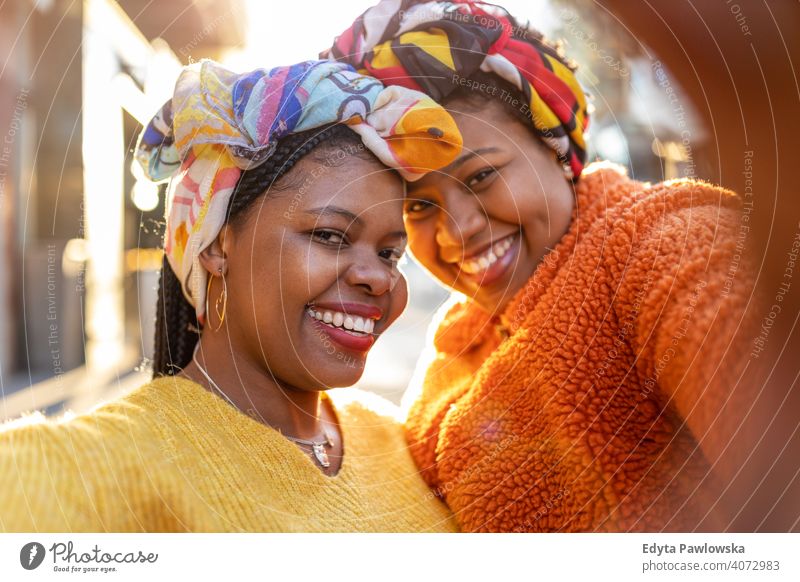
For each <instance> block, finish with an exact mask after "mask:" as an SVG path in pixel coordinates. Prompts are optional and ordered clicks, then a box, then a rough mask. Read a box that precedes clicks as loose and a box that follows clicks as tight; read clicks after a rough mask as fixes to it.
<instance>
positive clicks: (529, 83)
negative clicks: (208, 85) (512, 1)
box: [323, 0, 589, 178]
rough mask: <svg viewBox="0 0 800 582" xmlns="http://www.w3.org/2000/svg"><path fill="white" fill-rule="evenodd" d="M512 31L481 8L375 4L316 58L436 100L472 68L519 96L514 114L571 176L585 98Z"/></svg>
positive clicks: (407, 0)
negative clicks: (528, 125) (499, 80)
mask: <svg viewBox="0 0 800 582" xmlns="http://www.w3.org/2000/svg"><path fill="white" fill-rule="evenodd" d="M517 30H518V27H517V26H516V23H515V22H514V21H513V19H512V17H510V16H509V15H508V13H507V12H505V10H503V9H502V8H500V7H498V6H494V5H488V4H484V3H481V2H472V1H463V2H462V1H456V2H428V1H420V0H382V1H381V2H379V3H378V4H377V5H375V6H373V7H372V8H370V9H369V10H367V11H366V12H364V13H363V14H362V15H361V16H359V17H358V18H357V19H356V21H355V22H354V23H353V25H352V26H351V27H350V28H348V29H347V30H346V31H345V32H344V33H343V34H342V35H340V36H339V37H337V39H336V40H335V41H334V44H333V46H332V47H331V49H330V50H329V51H324V52H323V56H327V57H328V58H330V59H332V60H336V61H340V62H346V63H349V64H351V65H353V66H354V67H356V68H357V69H359V70H361V71H364V72H365V73H368V74H370V75H372V76H373V77H375V78H377V79H379V80H381V81H382V82H383V83H384V84H386V85H400V86H403V87H407V88H410V89H415V90H419V91H423V92H425V93H427V94H428V95H430V96H431V97H432V98H433V99H435V100H436V101H441V100H442V99H443V98H445V97H447V96H448V95H449V94H450V93H452V92H453V91H455V90H456V89H458V87H459V86H461V85H463V84H464V82H465V81H467V80H468V79H469V78H470V77H471V76H472V75H473V74H474V73H476V72H477V71H479V70H480V71H483V72H484V73H493V74H496V75H498V76H499V77H500V78H502V79H503V80H505V81H506V82H508V83H510V84H511V85H512V86H513V87H515V88H516V89H518V90H519V91H520V92H521V94H522V96H523V98H524V100H525V103H524V104H523V108H521V110H522V112H523V113H525V114H526V115H527V116H528V117H529V119H530V120H531V122H532V124H533V128H534V129H535V131H536V133H537V134H538V135H539V137H540V138H541V139H542V140H543V141H544V142H545V143H546V144H547V145H548V146H549V147H550V148H551V149H552V150H554V151H555V152H556V154H557V155H558V158H559V160H560V161H561V162H562V165H563V166H564V170H565V172H566V173H567V175H568V177H570V178H577V177H578V176H579V175H580V173H581V171H582V170H583V166H584V164H585V162H586V142H585V139H584V132H585V131H586V128H587V127H588V124H589V115H588V111H587V100H586V95H585V94H584V92H583V89H581V86H580V84H579V83H578V80H577V79H576V78H575V75H574V74H573V72H572V70H571V69H570V68H569V67H568V66H566V65H565V64H564V62H563V60H562V59H561V58H559V56H558V54H557V53H556V51H555V50H554V49H553V48H552V47H549V46H547V45H545V44H544V43H542V42H540V41H539V40H538V39H522V40H521V39H520V38H515V36H514V32H515V31H517ZM519 36H520V35H519V34H517V37H519ZM528 40H530V42H529V41H528Z"/></svg>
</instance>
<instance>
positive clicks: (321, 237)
mask: <svg viewBox="0 0 800 582" xmlns="http://www.w3.org/2000/svg"><path fill="white" fill-rule="evenodd" d="M311 238H312V239H314V240H316V241H317V242H319V243H322V244H324V245H330V246H334V247H339V246H342V245H343V244H345V243H346V242H347V237H346V236H345V234H344V233H343V232H340V231H338V230H330V229H327V228H321V229H318V230H314V231H312V232H311Z"/></svg>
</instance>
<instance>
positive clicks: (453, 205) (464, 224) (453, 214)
mask: <svg viewBox="0 0 800 582" xmlns="http://www.w3.org/2000/svg"><path fill="white" fill-rule="evenodd" d="M444 203H445V205H444V212H441V213H440V219H439V224H438V226H437V229H436V244H438V245H439V249H440V256H441V258H442V259H443V260H444V261H447V262H456V261H458V260H460V259H461V257H462V255H463V253H464V247H466V246H467V245H468V244H469V241H471V240H472V239H473V237H475V236H476V235H478V234H479V233H481V232H483V231H484V230H485V229H486V228H487V227H488V226H489V221H488V219H487V217H486V213H485V212H484V209H483V207H482V206H481V204H480V201H479V200H478V199H477V197H476V196H474V195H472V194H469V195H467V196H465V195H464V194H461V195H460V196H458V197H457V198H456V196H447V197H445V198H444Z"/></svg>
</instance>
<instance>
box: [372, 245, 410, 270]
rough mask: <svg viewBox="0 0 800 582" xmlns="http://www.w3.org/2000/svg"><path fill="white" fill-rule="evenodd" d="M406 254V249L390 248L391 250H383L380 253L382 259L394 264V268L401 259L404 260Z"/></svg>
mask: <svg viewBox="0 0 800 582" xmlns="http://www.w3.org/2000/svg"><path fill="white" fill-rule="evenodd" d="M404 252H405V249H397V248H389V249H383V250H382V251H381V252H379V253H378V255H379V256H380V257H381V258H382V259H385V260H387V261H389V262H390V263H391V264H392V266H394V265H396V264H397V263H398V262H399V261H400V259H402V258H403V253H404Z"/></svg>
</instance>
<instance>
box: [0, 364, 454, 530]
mask: <svg viewBox="0 0 800 582" xmlns="http://www.w3.org/2000/svg"><path fill="white" fill-rule="evenodd" d="M326 397H328V398H330V399H331V402H332V404H333V406H334V409H335V410H336V413H337V416H338V419H339V423H340V425H341V430H342V435H343V439H344V459H343V463H342V467H341V470H340V471H339V473H338V474H337V475H336V476H335V477H327V476H325V475H324V474H323V473H322V472H321V471H320V470H319V469H318V468H317V467H316V466H314V464H313V461H312V460H311V459H310V458H309V457H308V456H306V454H305V453H303V452H302V451H301V450H300V449H299V448H298V447H297V446H296V445H295V444H294V443H292V442H290V441H288V440H287V439H285V438H284V437H282V436H281V435H280V434H279V433H278V432H277V431H275V430H273V429H271V428H269V427H267V426H265V425H263V424H261V423H259V422H257V421H255V420H253V419H252V418H250V417H249V416H247V415H246V414H243V413H242V412H240V411H238V410H236V409H234V408H233V407H231V406H230V405H229V404H227V403H226V402H225V401H224V400H222V399H221V398H219V397H218V396H216V395H215V394H212V393H211V392H209V391H207V390H205V389H204V388H203V387H202V386H200V385H199V384H196V383H194V382H191V381H188V380H184V379H179V378H161V379H158V380H155V381H153V382H151V383H149V384H146V385H144V386H142V387H141V388H139V389H137V390H135V391H134V392H132V393H130V394H129V395H127V396H125V397H123V398H120V399H118V400H116V401H113V402H109V403H107V404H104V405H102V406H101V407H99V408H97V409H95V410H94V411H92V412H90V413H88V414H85V415H81V416H78V417H75V418H73V419H71V420H68V421H64V422H53V421H43V420H42V419H41V418H40V419H38V420H35V419H33V420H34V421H33V422H28V423H27V424H25V423H13V424H17V425H18V424H22V426H14V425H13V424H12V425H7V426H5V427H3V428H2V429H0V531H6V532H9V531H15V532H20V531H26V532H32V531H36V532H106V531H108V532H130V531H134V532H136V531H148V532H173V531H193V532H222V531H258V532H264V531H282V532H297V531H300V532H323V531H335V532H349V531H371V532H375V531H379V532H388V531H403V532H420V531H455V525H454V521H453V520H452V517H451V514H450V512H449V511H448V510H447V508H446V507H445V506H444V505H443V504H442V503H441V502H440V501H439V500H438V499H437V498H435V497H434V496H433V495H432V494H431V493H430V492H429V490H428V488H427V487H426V485H425V483H424V482H423V481H422V479H421V477H420V476H419V474H418V471H417V469H416V467H415V466H414V463H413V461H412V460H411V456H410V455H409V452H408V450H407V447H406V444H405V441H404V438H403V433H402V429H401V427H400V426H399V425H398V424H397V423H396V422H395V421H394V420H393V419H392V418H391V416H390V415H389V414H387V411H389V410H390V407H391V405H389V404H388V403H385V402H384V401H382V400H381V399H380V398H378V397H376V396H373V395H369V394H366V393H363V392H359V391H358V390H354V389H337V390H333V391H332V392H331V393H330V395H326ZM29 420H30V419H29Z"/></svg>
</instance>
